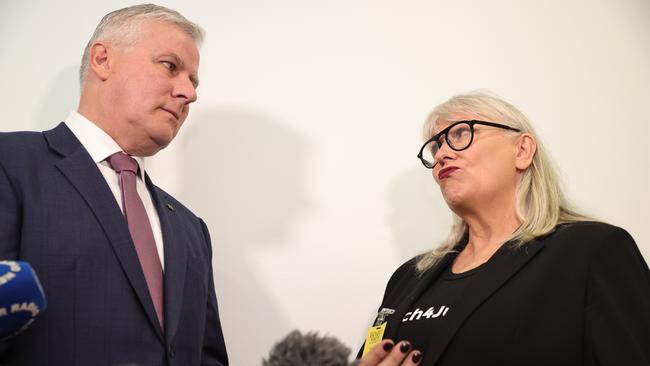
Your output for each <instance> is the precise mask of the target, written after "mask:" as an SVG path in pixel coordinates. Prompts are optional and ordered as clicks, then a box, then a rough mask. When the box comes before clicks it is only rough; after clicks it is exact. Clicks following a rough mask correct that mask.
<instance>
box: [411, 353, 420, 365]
mask: <svg viewBox="0 0 650 366" xmlns="http://www.w3.org/2000/svg"><path fill="white" fill-rule="evenodd" d="M411 360H412V361H413V362H415V363H419V362H420V361H421V360H422V353H420V352H419V351H415V352H413V356H411Z"/></svg>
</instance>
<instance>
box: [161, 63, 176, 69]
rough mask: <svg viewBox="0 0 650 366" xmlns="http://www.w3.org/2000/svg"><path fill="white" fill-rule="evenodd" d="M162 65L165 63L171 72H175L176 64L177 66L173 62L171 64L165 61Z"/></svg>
mask: <svg viewBox="0 0 650 366" xmlns="http://www.w3.org/2000/svg"><path fill="white" fill-rule="evenodd" d="M162 63H163V65H165V67H166V68H167V69H168V70H169V71H174V70H176V64H175V63H173V62H169V61H163V62H162Z"/></svg>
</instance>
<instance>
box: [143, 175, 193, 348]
mask: <svg viewBox="0 0 650 366" xmlns="http://www.w3.org/2000/svg"><path fill="white" fill-rule="evenodd" d="M146 182H147V187H148V188H149V192H151V197H152V198H153V200H154V204H155V205H156V210H157V211H158V217H159V218H160V227H161V230H162V235H163V242H164V245H165V281H164V283H165V285H164V286H165V336H166V337H167V339H173V337H174V334H175V333H176V328H177V326H178V322H179V320H180V319H179V317H180V313H181V306H182V303H183V286H184V284H185V272H186V270H187V252H186V251H185V247H184V245H183V241H182V235H180V234H181V233H179V232H178V230H182V228H181V225H180V223H179V221H178V217H177V214H176V208H175V207H174V205H173V204H172V203H171V202H170V200H169V197H168V196H167V195H166V194H165V193H164V192H162V191H160V190H159V189H158V188H156V186H154V184H153V183H152V182H151V180H150V179H149V176H146Z"/></svg>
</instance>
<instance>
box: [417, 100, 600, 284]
mask: <svg viewBox="0 0 650 366" xmlns="http://www.w3.org/2000/svg"><path fill="white" fill-rule="evenodd" d="M459 115H463V116H473V117H474V118H476V119H481V120H484V121H490V122H497V123H502V124H505V125H508V126H511V127H514V128H516V129H518V130H520V132H519V133H525V132H527V133H530V134H531V135H532V136H533V138H534V139H535V140H536V141H537V151H536V152H535V155H534V157H533V161H532V163H531V164H530V166H529V167H528V168H527V169H526V170H525V171H524V172H523V176H522V177H521V180H520V181H519V184H518V186H517V192H516V195H517V197H516V213H517V217H518V219H519V221H520V222H521V225H520V226H519V228H518V229H517V230H516V231H515V232H514V233H512V235H511V236H510V238H509V239H508V241H510V242H511V243H513V244H514V245H517V246H523V245H525V244H526V243H527V242H529V241H530V240H532V239H534V238H536V237H540V236H543V235H546V234H548V233H550V232H551V231H553V229H554V228H555V227H556V226H557V225H558V224H561V223H567V222H574V221H584V220H590V218H588V217H586V216H584V215H582V214H579V213H577V212H575V211H574V210H573V209H571V208H570V205H569V203H568V202H567V200H566V199H565V198H564V194H563V193H562V189H561V187H560V184H559V182H558V179H557V174H556V170H555V167H554V166H553V164H552V163H551V161H550V159H549V157H548V155H547V154H546V151H545V149H544V146H543V145H542V143H541V141H540V140H539V138H538V137H537V134H536V133H535V131H534V130H533V128H532V126H531V124H530V122H529V121H528V118H526V116H524V114H523V113H521V112H520V111H519V110H518V109H517V108H515V107H514V106H513V105H512V104H510V103H508V102H506V101H504V100H503V99H500V98H498V97H496V96H493V95H490V94H487V93H485V92H470V93H466V94H460V95H456V96H454V97H452V98H451V99H449V100H448V101H446V102H444V103H442V104H440V105H438V106H437V107H435V108H434V109H433V111H432V112H431V113H430V114H429V116H428V117H427V119H426V122H425V124H424V139H425V141H426V140H428V139H429V138H431V136H433V135H434V134H435V131H436V122H437V121H439V120H440V121H447V122H452V121H455V120H456V119H457V118H458V116H459ZM467 234H468V226H467V223H465V222H464V221H463V220H462V219H461V218H460V217H459V216H457V215H455V214H454V219H453V224H452V227H451V232H450V233H449V236H448V237H447V239H446V240H445V241H444V242H443V243H442V245H440V246H439V247H438V248H436V249H434V250H432V251H429V252H427V253H424V254H422V255H421V256H420V258H419V259H418V261H417V264H416V267H417V270H418V272H420V273H422V272H424V271H426V270H427V269H429V268H431V267H432V266H434V265H435V264H436V263H438V262H439V261H440V259H442V258H443V257H444V256H445V255H447V254H448V253H451V252H453V251H454V248H455V247H456V246H457V245H458V244H459V242H460V241H461V240H462V239H463V237H464V236H465V235H467Z"/></svg>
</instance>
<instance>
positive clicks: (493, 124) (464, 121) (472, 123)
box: [418, 119, 521, 169]
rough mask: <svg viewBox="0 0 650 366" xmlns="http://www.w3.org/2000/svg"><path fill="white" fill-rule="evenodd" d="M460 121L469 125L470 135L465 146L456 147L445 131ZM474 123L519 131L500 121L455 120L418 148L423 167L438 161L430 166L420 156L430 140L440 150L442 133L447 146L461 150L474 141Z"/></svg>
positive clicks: (430, 167)
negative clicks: (450, 141) (452, 144)
mask: <svg viewBox="0 0 650 366" xmlns="http://www.w3.org/2000/svg"><path fill="white" fill-rule="evenodd" d="M461 123H465V124H467V125H469V130H470V133H471V136H470V139H469V143H468V144H467V146H465V147H464V148H462V149H456V148H454V147H453V146H451V144H450V143H449V136H448V135H447V132H449V130H451V129H452V128H453V127H454V126H456V125H459V124H461ZM474 125H482V126H490V127H496V128H502V129H504V130H511V131H515V132H521V130H520V129H518V128H514V127H511V126H508V125H504V124H501V123H496V122H488V121H481V120H477V119H471V120H462V121H456V122H454V123H452V124H451V125H449V126H447V127H446V128H445V129H443V130H442V131H440V132H438V133H437V134H435V135H433V137H431V138H430V139H428V140H427V141H426V142H425V143H424V144H423V145H422V147H421V148H420V152H418V159H420V162H422V165H424V167H425V168H427V169H433V168H434V167H435V166H436V164H438V162H437V161H436V162H435V163H433V164H432V165H431V166H429V165H428V164H427V162H428V161H426V160H425V159H424V158H423V157H422V155H423V152H424V148H425V147H426V146H427V145H428V144H429V143H430V142H432V141H433V142H434V143H436V144H438V150H440V148H441V147H442V142H439V141H438V139H440V136H443V135H444V136H445V141H446V142H447V146H449V148H450V149H452V150H454V151H463V150H466V149H468V148H469V147H470V146H472V142H474Z"/></svg>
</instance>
